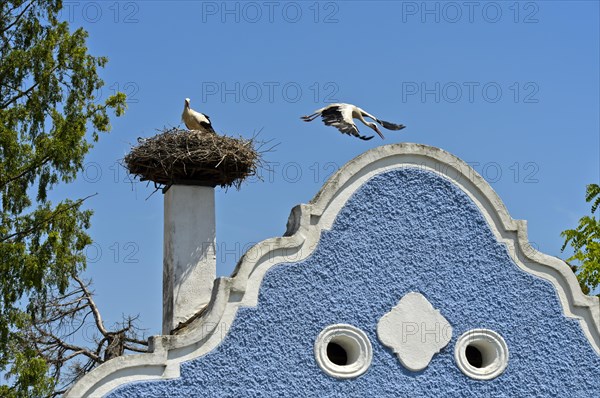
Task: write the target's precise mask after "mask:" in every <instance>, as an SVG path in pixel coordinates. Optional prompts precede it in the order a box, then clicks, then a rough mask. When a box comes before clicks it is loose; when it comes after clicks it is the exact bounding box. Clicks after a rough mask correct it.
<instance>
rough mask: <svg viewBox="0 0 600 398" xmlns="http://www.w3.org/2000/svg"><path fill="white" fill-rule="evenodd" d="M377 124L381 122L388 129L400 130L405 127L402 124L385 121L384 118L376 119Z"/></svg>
mask: <svg viewBox="0 0 600 398" xmlns="http://www.w3.org/2000/svg"><path fill="white" fill-rule="evenodd" d="M378 122H379V124H381V125H382V126H383V127H384V128H385V129H388V130H402V129H403V128H405V127H406V126H405V125H403V124H396V123H390V122H386V121H385V120H378Z"/></svg>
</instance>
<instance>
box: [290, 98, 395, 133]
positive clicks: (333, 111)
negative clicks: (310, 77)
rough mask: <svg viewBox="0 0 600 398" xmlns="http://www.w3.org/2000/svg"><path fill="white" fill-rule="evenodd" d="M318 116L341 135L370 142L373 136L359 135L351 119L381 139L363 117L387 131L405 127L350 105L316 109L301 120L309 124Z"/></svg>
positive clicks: (370, 123) (335, 105)
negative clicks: (357, 121)
mask: <svg viewBox="0 0 600 398" xmlns="http://www.w3.org/2000/svg"><path fill="white" fill-rule="evenodd" d="M319 115H321V118H322V119H323V123H325V125H327V126H333V127H335V128H337V129H338V130H339V131H341V132H342V133H344V134H350V135H353V136H355V137H358V138H360V139H361V140H370V139H371V138H373V136H370V137H366V136H364V135H360V133H359V131H358V127H356V124H354V120H353V119H358V120H360V121H361V122H363V124H364V125H365V126H368V127H370V128H372V129H373V130H375V132H376V133H377V134H379V136H380V137H381V138H385V137H384V136H383V134H381V131H379V128H378V127H377V125H376V124H375V123H373V122H367V121H366V120H365V117H368V118H370V119H372V120H374V121H376V122H377V123H379V124H380V125H382V126H383V127H384V128H386V129H388V130H402V129H403V128H404V127H406V126H404V125H402V124H394V123H390V122H386V121H383V120H380V119H377V118H376V117H375V116H373V115H371V114H370V113H367V112H365V111H364V110H362V109H360V108H359V107H358V106H356V105H352V104H331V105H328V106H326V107H324V108H321V109H317V110H316V111H315V113H313V114H312V115H308V116H302V118H301V119H302V120H304V121H305V122H311V121H313V120H315V118H317V117H318V116H319Z"/></svg>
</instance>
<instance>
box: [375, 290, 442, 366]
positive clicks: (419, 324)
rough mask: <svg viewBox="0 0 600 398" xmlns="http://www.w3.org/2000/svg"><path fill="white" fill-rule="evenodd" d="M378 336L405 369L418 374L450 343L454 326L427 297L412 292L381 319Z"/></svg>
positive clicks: (378, 325)
mask: <svg viewBox="0 0 600 398" xmlns="http://www.w3.org/2000/svg"><path fill="white" fill-rule="evenodd" d="M377 336H378V337H379V340H380V341H381V342H382V343H383V344H384V345H386V346H388V347H390V348H391V349H392V350H393V351H394V353H395V354H396V355H397V356H398V359H399V360H400V363H402V365H403V366H404V367H405V368H407V369H408V370H412V371H414V372H417V371H420V370H423V369H425V368H426V367H427V366H428V365H429V362H431V358H433V356H434V355H435V354H437V353H438V352H440V350H441V349H442V348H444V347H445V346H446V345H447V344H448V343H449V342H450V339H451V338H452V326H450V323H448V321H447V320H446V318H444V316H443V315H442V314H440V311H439V310H436V309H435V308H433V305H431V303H430V302H429V301H427V299H426V298H425V296H423V295H422V294H420V293H416V292H410V293H408V294H406V295H405V296H404V297H402V299H401V300H400V302H398V304H397V305H396V306H395V307H394V308H392V310H391V311H390V312H388V313H387V314H385V315H384V316H382V317H381V319H380V320H379V323H378V324H377Z"/></svg>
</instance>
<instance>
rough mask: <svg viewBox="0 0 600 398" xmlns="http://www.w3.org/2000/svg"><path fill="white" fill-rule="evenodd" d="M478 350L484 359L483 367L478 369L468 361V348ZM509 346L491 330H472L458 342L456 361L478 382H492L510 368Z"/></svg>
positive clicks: (455, 352) (461, 368) (460, 367)
mask: <svg viewBox="0 0 600 398" xmlns="http://www.w3.org/2000/svg"><path fill="white" fill-rule="evenodd" d="M469 345H472V346H474V347H475V348H477V349H478V350H479V351H480V352H481V354H482V357H483V366H482V367H480V368H477V367H475V366H472V365H471V364H470V363H469V361H468V360H467V356H466V351H467V346H469ZM508 358H509V355H508V346H507V345H506V342H505V341H504V339H503V338H502V336H500V335H499V334H498V333H496V332H494V331H493V330H489V329H472V330H469V331H468V332H465V333H464V334H463V335H462V336H460V337H459V338H458V340H457V341H456V346H455V347H454V360H455V361H456V365H457V366H458V368H459V369H460V370H461V371H462V372H463V373H464V374H466V375H467V376H469V377H471V378H473V379H476V380H491V379H493V378H495V377H498V376H500V375H501V374H502V372H504V370H505V369H506V367H507V366H508Z"/></svg>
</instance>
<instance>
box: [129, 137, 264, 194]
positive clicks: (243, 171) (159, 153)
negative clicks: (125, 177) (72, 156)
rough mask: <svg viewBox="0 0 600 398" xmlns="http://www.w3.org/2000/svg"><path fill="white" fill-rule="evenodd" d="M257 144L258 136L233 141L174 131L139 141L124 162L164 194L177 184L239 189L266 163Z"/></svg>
mask: <svg viewBox="0 0 600 398" xmlns="http://www.w3.org/2000/svg"><path fill="white" fill-rule="evenodd" d="M256 144H257V142H256V136H254V137H253V138H251V139H246V138H242V137H240V138H233V137H226V136H222V135H219V134H209V133H204V132H200V131H196V130H190V131H188V130H179V129H177V128H172V129H167V130H164V131H162V132H161V133H159V134H158V135H155V136H154V137H150V138H139V139H138V145H136V146H134V147H133V148H132V149H131V152H130V153H129V154H128V155H127V156H125V158H124V159H123V161H124V164H125V167H127V169H128V170H129V172H130V173H131V174H133V175H134V176H135V177H137V178H139V180H140V181H152V182H154V184H155V186H156V187H157V188H160V187H162V188H163V191H164V190H166V189H168V188H169V187H170V186H171V185H173V184H183V185H201V186H209V187H216V186H221V187H225V188H228V187H231V186H234V187H236V188H237V189H239V188H240V186H241V184H242V182H243V181H244V180H245V179H246V178H247V177H250V176H253V175H255V174H256V173H257V169H258V168H259V167H260V165H261V163H262V157H261V153H262V152H259V150H258V149H257V148H256ZM259 144H260V145H262V144H263V143H259Z"/></svg>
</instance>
